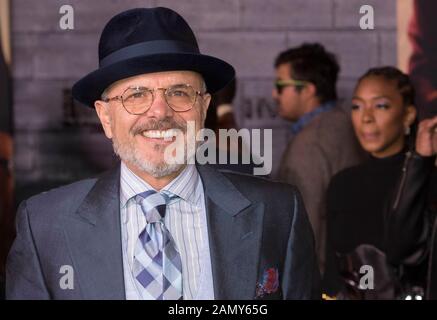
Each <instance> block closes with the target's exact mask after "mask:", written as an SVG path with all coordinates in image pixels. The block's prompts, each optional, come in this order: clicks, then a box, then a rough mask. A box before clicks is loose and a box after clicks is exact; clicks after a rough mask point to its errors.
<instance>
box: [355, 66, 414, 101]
mask: <svg viewBox="0 0 437 320" xmlns="http://www.w3.org/2000/svg"><path fill="white" fill-rule="evenodd" d="M370 76H375V77H381V78H384V79H386V80H389V81H396V83H397V89H398V90H399V93H400V94H401V96H402V101H403V103H404V105H405V106H410V105H414V100H415V90H414V86H413V84H412V83H411V81H410V77H409V76H408V75H407V74H405V73H403V72H402V71H401V70H399V69H397V68H395V67H390V66H385V67H378V68H371V69H369V70H368V71H367V72H366V73H365V74H363V75H362V76H361V77H360V78H359V79H358V84H357V86H358V85H359V84H360V82H361V80H363V79H365V78H367V77H370Z"/></svg>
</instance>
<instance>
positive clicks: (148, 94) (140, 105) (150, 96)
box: [103, 84, 204, 115]
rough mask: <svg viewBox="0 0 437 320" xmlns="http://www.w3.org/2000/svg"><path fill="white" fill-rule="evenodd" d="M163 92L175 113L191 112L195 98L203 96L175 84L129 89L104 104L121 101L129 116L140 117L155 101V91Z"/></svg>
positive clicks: (187, 87)
mask: <svg viewBox="0 0 437 320" xmlns="http://www.w3.org/2000/svg"><path fill="white" fill-rule="evenodd" d="M156 90H164V99H165V101H166V103H167V105H168V106H169V107H170V108H171V109H173V110H174V111H176V112H184V111H188V110H191V109H192V108H193V106H194V104H195V103H196V100H197V96H203V95H204V94H203V93H201V92H200V91H196V90H194V88H193V87H192V86H191V85H189V84H177V85H173V86H171V87H168V88H155V89H149V88H146V87H129V88H127V89H126V90H125V91H124V92H123V94H122V95H120V96H116V97H112V98H107V99H105V100H103V101H104V102H110V101H113V100H121V104H122V105H123V107H124V108H125V109H126V111H127V112H128V113H130V114H134V115H140V114H143V113H145V112H147V110H149V109H150V107H151V106H152V104H153V101H155V91H156Z"/></svg>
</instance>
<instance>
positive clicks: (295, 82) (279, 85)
mask: <svg viewBox="0 0 437 320" xmlns="http://www.w3.org/2000/svg"><path fill="white" fill-rule="evenodd" d="M307 83H308V81H303V80H294V79H289V80H277V81H276V82H275V87H276V91H277V92H278V94H282V90H283V89H284V88H285V87H289V86H295V87H304V86H305V85H306V84H307Z"/></svg>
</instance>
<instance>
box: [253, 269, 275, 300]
mask: <svg viewBox="0 0 437 320" xmlns="http://www.w3.org/2000/svg"><path fill="white" fill-rule="evenodd" d="M278 288H279V272H278V269H277V268H268V269H266V270H265V271H264V273H263V275H262V277H261V280H260V281H259V282H258V283H257V285H256V298H262V297H264V296H265V295H267V294H272V293H275V292H276V291H278Z"/></svg>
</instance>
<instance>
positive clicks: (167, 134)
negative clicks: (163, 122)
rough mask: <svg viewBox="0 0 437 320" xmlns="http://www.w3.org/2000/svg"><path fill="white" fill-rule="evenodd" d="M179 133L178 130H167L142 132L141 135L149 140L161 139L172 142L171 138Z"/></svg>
mask: <svg viewBox="0 0 437 320" xmlns="http://www.w3.org/2000/svg"><path fill="white" fill-rule="evenodd" d="M179 133H181V130H178V129H167V130H144V131H143V132H141V135H142V136H143V137H145V138H149V139H162V140H173V137H175V136H177V135H178V134H179Z"/></svg>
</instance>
